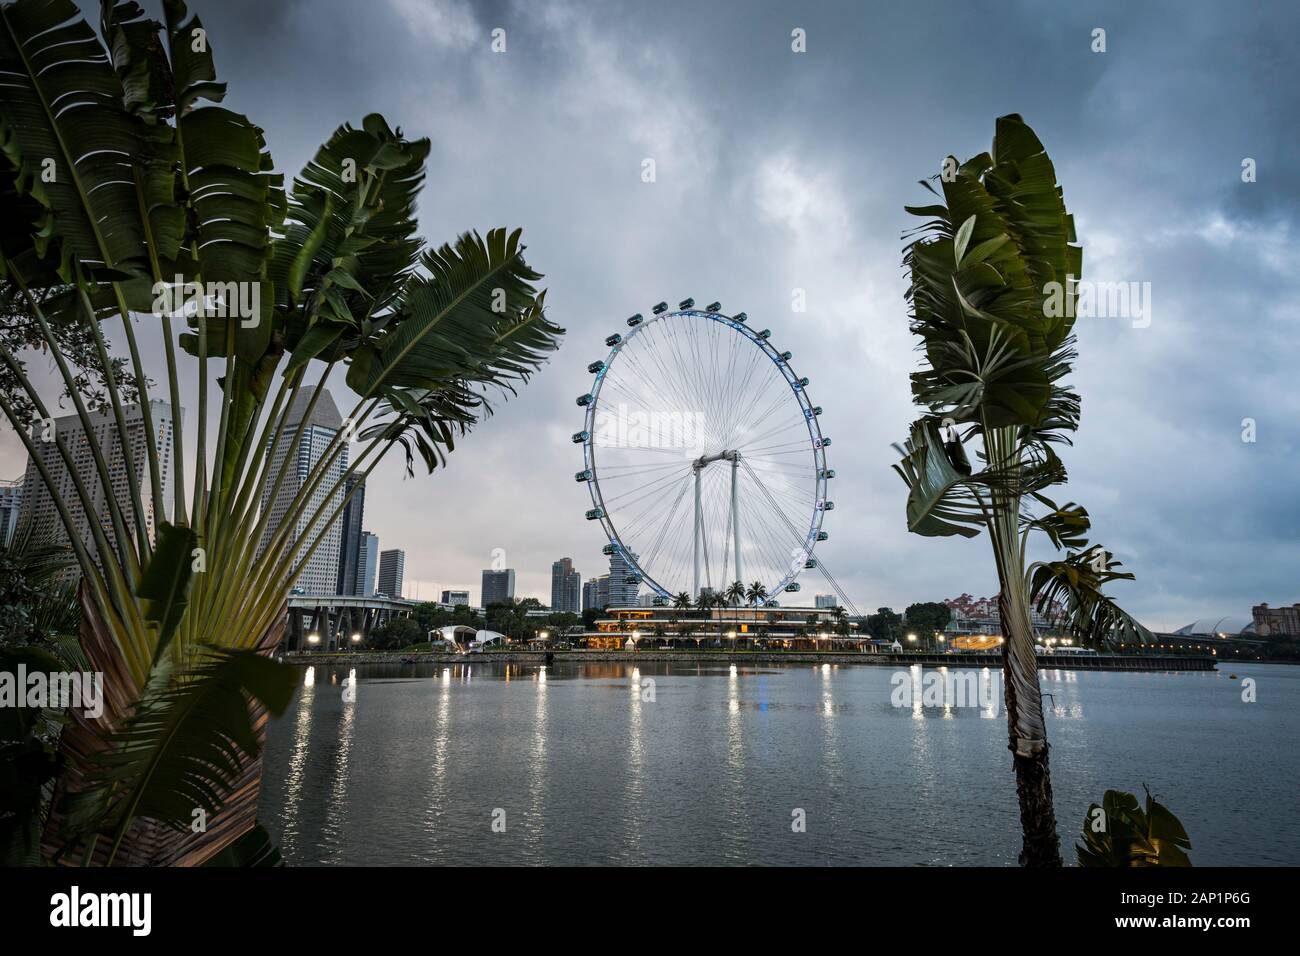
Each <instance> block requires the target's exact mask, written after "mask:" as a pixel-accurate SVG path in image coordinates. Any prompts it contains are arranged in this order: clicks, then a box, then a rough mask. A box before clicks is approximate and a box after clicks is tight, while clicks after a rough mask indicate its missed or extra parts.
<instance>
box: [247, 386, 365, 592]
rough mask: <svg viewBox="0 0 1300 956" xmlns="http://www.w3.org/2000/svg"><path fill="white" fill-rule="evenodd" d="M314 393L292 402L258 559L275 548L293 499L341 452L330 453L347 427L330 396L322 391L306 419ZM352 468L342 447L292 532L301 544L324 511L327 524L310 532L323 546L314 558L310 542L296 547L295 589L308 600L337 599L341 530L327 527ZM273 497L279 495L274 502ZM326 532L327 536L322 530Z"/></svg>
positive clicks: (266, 493)
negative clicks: (323, 596)
mask: <svg viewBox="0 0 1300 956" xmlns="http://www.w3.org/2000/svg"><path fill="white" fill-rule="evenodd" d="M314 393H315V389H311V388H308V389H303V390H302V391H301V392H299V393H298V396H297V397H296V398H295V399H294V402H293V405H291V406H290V408H289V412H288V415H287V417H286V419H285V428H284V431H283V432H282V433H281V435H280V440H279V442H277V444H276V446H275V448H274V449H272V452H271V468H270V470H269V472H268V474H267V480H266V486H265V487H264V488H263V489H262V508H263V510H264V511H268V512H269V515H270V517H269V520H268V521H267V525H266V532H265V534H264V535H263V536H262V542H261V546H260V549H259V553H261V552H264V551H265V550H266V549H267V548H268V547H269V546H270V544H271V541H272V539H273V537H274V536H275V534H276V533H277V532H278V531H279V530H280V526H281V524H282V523H283V521H284V519H285V517H286V515H287V514H288V512H289V508H290V507H291V506H292V503H293V500H294V498H296V497H297V495H298V493H299V491H301V490H302V489H303V487H304V486H306V485H309V484H310V483H311V482H312V481H313V473H314V471H315V469H316V467H317V466H318V465H319V464H320V463H321V462H322V461H323V460H325V459H326V458H327V457H328V456H327V452H329V453H330V454H331V455H332V454H333V451H338V450H339V449H338V448H337V446H336V447H335V448H334V449H333V450H331V447H330V446H331V445H332V444H333V443H334V439H335V436H337V435H338V433H339V430H340V429H341V428H342V427H343V419H342V418H341V417H340V416H339V410H338V407H337V406H336V405H335V404H334V399H333V397H332V396H331V395H330V393H329V392H328V391H326V390H324V389H322V390H321V392H320V397H319V398H318V399H317V401H316V407H315V408H313V409H312V410H311V414H310V415H308V414H307V410H308V406H309V404H310V403H311V399H312V395H313V394H314ZM282 467H283V468H284V478H283V480H282V481H280V484H279V488H278V489H277V488H276V476H277V475H279V474H280V469H281V468H282ZM347 467H348V447H347V444H346V442H345V443H343V444H342V449H341V453H339V454H338V455H337V456H335V457H334V458H333V460H332V462H331V463H330V464H329V465H328V466H327V472H326V474H325V476H324V477H323V478H322V479H321V481H320V482H319V483H318V484H317V485H316V487H315V490H314V491H312V493H311V495H310V497H309V498H308V499H307V502H306V506H305V507H304V508H302V509H301V510H300V512H299V514H298V516H297V518H296V519H295V522H294V527H293V528H291V529H289V535H290V540H292V541H295V542H297V541H299V539H302V538H304V536H305V535H306V534H307V526H308V525H309V524H310V523H311V519H312V517H313V516H314V515H315V514H316V511H317V509H322V508H323V509H324V512H323V513H324V515H325V518H324V519H323V520H321V521H318V522H317V523H316V525H315V526H314V527H313V528H312V530H311V536H312V537H313V538H314V537H317V536H319V537H320V538H321V539H322V540H321V541H320V543H319V544H318V545H317V546H316V550H315V551H314V552H313V553H312V555H311V556H310V557H307V556H306V552H307V550H308V548H309V547H310V544H311V542H310V540H303V541H302V542H301V544H300V545H299V546H298V549H297V552H296V555H295V558H294V564H295V566H297V567H298V570H299V573H298V578H297V583H296V586H297V587H299V588H301V589H302V590H303V591H304V592H305V593H307V594H335V593H337V591H336V589H337V588H338V576H339V552H340V549H341V544H342V540H343V529H342V527H341V523H340V522H339V521H335V522H333V523H332V524H330V525H329V526H328V528H326V527H325V523H326V521H328V519H329V517H330V516H332V515H333V513H334V511H336V510H337V509H338V508H339V506H340V505H341V504H342V501H343V488H342V484H343V474H344V472H346V471H347ZM272 491H275V495H274V497H272ZM322 529H324V530H322Z"/></svg>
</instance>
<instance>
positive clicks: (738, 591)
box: [726, 581, 745, 607]
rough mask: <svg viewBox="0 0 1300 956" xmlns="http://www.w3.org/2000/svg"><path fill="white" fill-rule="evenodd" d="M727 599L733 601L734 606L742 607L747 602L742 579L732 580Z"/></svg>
mask: <svg viewBox="0 0 1300 956" xmlns="http://www.w3.org/2000/svg"><path fill="white" fill-rule="evenodd" d="M726 597H727V600H728V601H730V602H731V606H732V607H740V605H741V604H743V603H744V602H745V585H744V583H743V582H741V581H732V582H731V586H730V587H728V588H727V590H726Z"/></svg>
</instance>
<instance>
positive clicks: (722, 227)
mask: <svg viewBox="0 0 1300 956" xmlns="http://www.w3.org/2000/svg"><path fill="white" fill-rule="evenodd" d="M194 6H195V7H196V8H197V10H198V11H199V12H200V13H201V14H202V15H203V17H204V19H205V22H206V24H207V26H208V27H209V30H210V33H211V37H212V42H213V46H214V49H215V52H216V57H217V63H218V68H219V70H220V73H221V76H222V78H224V79H226V80H227V81H229V83H230V85H231V95H230V98H229V100H228V104H229V105H231V106H232V107H233V108H235V109H239V110H243V111H246V112H248V113H249V114H250V116H251V117H252V118H253V119H254V120H255V121H256V122H258V123H259V124H260V125H262V126H263V127H264V128H265V129H266V131H267V138H268V142H269V143H270V146H271V149H272V151H273V153H274V156H275V158H276V160H277V164H278V166H279V167H280V168H281V169H283V170H284V171H286V173H289V174H292V173H294V172H295V171H296V170H297V169H299V168H300V167H301V165H302V164H303V163H304V162H305V161H306V160H307V159H308V158H309V156H310V155H311V152H312V151H313V150H314V148H315V146H316V144H318V143H319V142H320V141H321V140H322V139H324V138H325V137H326V136H327V135H328V134H329V132H330V131H331V130H332V129H333V128H334V127H335V126H336V125H337V124H338V123H340V122H343V121H345V120H346V121H351V122H354V123H356V122H358V121H359V120H360V119H361V117H362V116H363V115H364V114H365V113H366V112H368V111H370V110H376V109H377V110H382V111H383V112H384V113H385V114H386V115H387V116H388V117H389V118H390V120H391V121H392V122H393V123H394V124H400V125H401V126H402V127H403V128H404V129H405V131H406V132H407V134H408V135H412V136H421V135H427V136H429V137H431V139H432V141H433V151H432V154H431V157H430V164H429V178H428V183H427V186H426V191H425V195H424V196H423V198H422V201H421V204H420V217H421V226H422V231H423V233H424V235H425V236H426V238H428V239H429V240H431V241H437V242H441V241H444V240H447V239H450V238H451V237H452V236H453V235H454V234H455V233H456V232H458V231H460V230H462V229H466V228H479V229H484V228H488V227H490V226H493V225H498V224H519V225H522V226H524V227H525V236H526V239H527V241H528V242H529V244H530V258H531V260H532V261H533V262H534V263H535V264H536V265H537V266H538V267H539V268H540V269H541V270H542V271H544V272H546V273H547V276H548V278H547V283H546V284H547V285H548V286H549V287H550V290H551V292H550V296H549V298H548V301H549V302H550V304H551V307H552V314H553V317H554V318H555V319H556V320H557V321H558V322H559V323H560V324H561V325H563V326H565V327H567V328H568V329H569V336H568V341H567V343H566V345H565V347H564V348H563V349H562V350H561V352H560V353H559V355H558V356H557V357H556V358H555V359H554V361H553V362H552V363H551V365H550V366H549V367H548V368H547V369H545V370H544V371H543V373H542V374H541V375H540V376H539V378H538V379H537V381H536V382H534V383H533V384H531V385H530V386H528V388H527V390H526V391H525V392H524V395H523V398H522V399H521V400H518V401H515V402H512V403H510V404H509V405H507V406H505V407H503V408H502V409H501V411H500V414H499V415H498V416H497V417H495V418H494V419H493V420H491V421H489V422H488V423H487V424H486V425H484V426H483V427H482V428H480V429H479V430H478V431H477V432H476V433H475V434H474V435H473V436H471V437H470V438H469V440H467V441H466V442H465V443H464V444H463V446H462V447H460V448H458V449H457V451H456V453H455V454H454V455H453V456H452V459H451V464H450V467H449V468H448V469H447V470H446V471H445V472H444V473H440V474H436V475H434V476H433V477H430V478H425V477H420V478H417V479H416V480H413V481H403V480H402V479H401V475H400V468H399V467H398V466H397V464H396V463H391V465H392V467H389V468H387V469H386V470H385V471H384V472H383V473H382V474H380V476H379V477H378V478H377V479H375V480H374V481H373V483H372V484H373V491H372V493H371V495H370V497H369V498H368V501H367V524H368V525H369V526H370V527H371V529H372V530H375V531H376V532H377V533H378V534H379V535H380V537H381V540H382V542H383V546H384V547H390V546H392V547H405V548H406V549H407V551H408V559H407V567H408V576H409V577H411V578H414V579H418V580H420V581H421V582H422V585H421V587H422V591H421V596H422V597H428V596H431V595H432V590H433V587H434V586H435V584H436V585H437V586H438V587H450V586H455V585H469V586H471V587H472V588H473V589H475V590H476V589H477V585H478V571H479V569H480V568H482V567H486V566H487V563H488V561H489V555H490V551H491V549H492V548H494V547H502V548H505V549H506V552H507V560H508V562H509V563H510V565H512V566H514V567H516V568H517V569H518V570H519V576H520V583H521V591H523V593H534V594H538V595H539V596H542V597H544V598H545V597H547V596H548V595H549V591H548V587H549V584H548V582H549V567H550V562H551V561H552V560H554V559H556V558H558V557H560V556H563V555H571V556H572V557H574V559H575V561H576V563H577V565H578V567H579V568H580V570H581V571H582V572H583V574H584V577H585V576H587V575H589V574H592V573H598V572H599V571H600V570H601V568H600V562H601V560H602V559H601V556H600V545H601V544H602V543H603V542H602V541H601V540H599V538H598V536H597V532H596V529H595V528H594V526H591V525H588V524H587V523H586V522H584V521H583V520H582V517H581V515H582V511H583V509H584V508H585V507H587V503H586V498H585V494H584V492H583V490H582V488H581V486H577V485H575V483H574V482H573V480H572V474H573V471H574V470H575V468H576V467H577V457H576V456H575V455H574V454H573V447H572V446H571V445H570V444H569V443H568V435H569V433H570V432H572V431H573V430H575V429H576V428H577V427H578V416H577V415H576V411H577V410H576V409H575V408H574V406H573V397H574V396H575V395H576V394H577V393H578V392H579V391H581V390H583V389H584V387H585V384H586V382H587V376H586V374H585V365H586V363H587V362H588V361H590V360H591V359H593V358H595V357H598V355H599V354H600V352H601V349H600V342H601V339H602V337H603V336H604V335H605V334H607V333H608V332H609V331H611V330H612V329H613V328H614V327H615V325H616V323H617V322H618V321H619V320H620V319H621V318H622V317H623V316H625V315H627V314H629V313H631V312H634V311H638V310H640V311H644V310H646V308H647V307H648V306H649V305H650V304H651V303H653V302H655V301H658V300H659V299H669V300H673V301H675V300H676V299H678V298H682V297H684V296H687V295H694V296H696V297H697V299H699V300H700V301H708V299H710V298H719V299H721V300H722V301H723V303H724V305H734V306H735V307H737V308H744V309H746V310H747V311H748V312H749V313H750V315H751V316H761V317H762V321H763V324H764V325H770V326H771V327H772V329H773V332H774V337H775V338H776V339H778V340H779V341H780V343H781V344H782V346H783V347H788V348H791V349H793V350H794V351H795V353H796V364H797V366H798V368H799V369H800V372H801V374H808V375H810V377H811V378H812V381H813V385H812V389H813V395H814V397H815V399H816V400H817V401H818V402H819V403H821V404H823V405H824V406H825V407H826V409H827V411H826V416H825V421H824V424H825V425H826V428H827V430H828V433H830V434H832V435H833V436H834V437H835V439H836V444H835V455H833V456H832V457H833V464H835V466H836V468H837V470H838V471H839V473H840V475H841V477H840V478H838V479H836V483H835V487H834V493H835V494H834V497H835V499H836V501H837V505H838V510H837V511H836V512H835V513H834V516H833V517H834V521H830V522H828V524H827V527H828V529H829V530H830V532H831V540H830V541H829V542H827V546H826V547H825V548H824V558H825V560H826V562H827V563H828V564H829V565H830V567H831V568H832V570H833V571H834V573H835V574H836V576H837V577H838V578H839V579H840V581H841V583H843V584H844V585H845V586H846V588H847V590H848V591H849V593H850V595H851V596H852V597H853V598H854V600H855V601H856V602H857V603H858V604H859V606H860V607H863V608H868V607H869V608H874V607H876V606H878V605H882V604H892V605H894V606H901V605H906V604H907V603H909V602H911V601H916V600H931V599H936V598H940V597H944V596H949V595H955V594H959V593H961V592H963V591H973V592H979V593H989V592H991V591H992V590H993V588H994V580H995V579H994V573H993V569H992V563H991V561H990V560H989V556H988V552H987V548H988V546H987V544H986V543H985V542H984V541H983V540H976V541H973V542H956V541H949V540H942V541H935V540H927V539H919V538H917V537H915V536H909V535H908V534H906V532H905V528H904V525H903V488H902V485H901V483H900V482H898V480H897V478H896V477H895V476H894V475H893V474H892V472H891V471H890V468H889V466H890V464H891V463H892V461H893V460H894V457H895V456H894V453H893V452H892V450H891V449H890V447H889V445H890V442H892V441H896V440H899V439H900V438H902V437H903V436H904V435H905V434H906V429H907V424H908V422H909V421H910V419H911V417H912V409H911V408H910V407H909V393H908V387H907V379H906V375H907V372H908V371H910V370H911V369H913V368H914V367H915V363H916V356H915V354H914V353H913V351H912V343H911V341H910V338H909V336H908V334H907V330H906V319H905V308H904V303H903V298H902V295H903V289H904V278H903V275H902V272H901V270H900V268H899V257H900V246H901V244H900V240H899V235H900V233H901V232H902V231H903V230H904V229H906V228H908V227H909V226H910V225H911V222H909V217H907V216H906V215H905V214H904V213H903V211H902V206H903V205H904V204H905V203H915V202H917V201H918V200H919V199H921V198H922V196H923V194H922V193H921V192H920V190H919V187H917V186H916V180H918V179H920V178H922V177H923V176H926V175H929V174H930V173H932V172H933V171H935V170H937V168H938V164H939V162H940V161H941V159H942V157H943V156H944V155H946V154H947V153H949V152H953V153H956V154H957V155H959V156H960V157H961V158H966V157H968V156H970V155H973V154H975V153H977V152H980V151H982V150H984V149H987V148H988V146H989V142H990V139H991V136H992V131H993V121H994V118H995V117H997V116H999V115H1001V114H1004V113H1008V112H1019V113H1021V114H1022V115H1024V116H1025V117H1026V119H1027V120H1028V121H1029V122H1030V123H1031V124H1033V125H1034V126H1035V128H1036V129H1037V130H1038V132H1039V134H1040V136H1041V137H1042V138H1043V140H1044V142H1045V143H1046V144H1047V146H1048V148H1049V150H1050V151H1051V153H1052V155H1053V157H1054V159H1055V162H1056V165H1057V171H1058V174H1059V177H1060V180H1061V182H1062V183H1063V185H1064V188H1065V195H1066V200H1067V203H1068V204H1069V206H1070V208H1071V209H1072V211H1073V212H1074V213H1075V215H1076V219H1077V222H1078V225H1079V232H1080V239H1081V241H1082V242H1083V244H1084V247H1085V255H1084V262H1085V276H1086V277H1089V278H1094V279H1108V280H1109V279H1113V280H1125V281H1128V280H1132V281H1139V282H1151V283H1152V289H1153V302H1154V311H1153V316H1152V322H1151V325H1150V327H1149V328H1145V329H1135V328H1133V327H1132V326H1131V324H1129V323H1128V322H1125V321H1123V320H1101V319H1097V320H1085V321H1081V322H1080V324H1079V337H1080V353H1081V357H1080V361H1079V364H1078V367H1077V371H1076V375H1075V381H1076V383H1077V384H1078V386H1079V388H1080V390H1081V391H1082V393H1083V395H1084V423H1083V427H1082V430H1081V431H1080V433H1079V435H1078V440H1077V444H1076V447H1075V448H1074V449H1072V450H1067V452H1066V461H1067V464H1068V466H1069V467H1070V471H1071V476H1072V484H1071V487H1070V490H1069V496H1070V497H1072V498H1077V499H1078V500H1080V501H1082V502H1083V503H1084V504H1086V505H1087V506H1088V507H1089V508H1090V510H1091V511H1092V513H1093V515H1094V518H1095V520H1096V525H1097V528H1098V532H1099V536H1100V537H1101V538H1102V540H1105V541H1107V542H1108V543H1110V544H1111V545H1112V546H1113V547H1114V548H1115V549H1116V550H1117V551H1118V552H1119V554H1120V557H1121V558H1122V559H1123V560H1124V561H1125V563H1126V564H1127V565H1128V566H1129V567H1130V568H1131V569H1132V570H1135V571H1136V572H1137V573H1138V575H1139V581H1138V583H1137V584H1131V585H1127V586H1124V587H1123V588H1121V589H1117V594H1118V595H1119V596H1120V597H1121V598H1122V599H1123V600H1124V602H1125V603H1126V604H1127V605H1129V606H1130V607H1131V608H1132V609H1134V610H1135V611H1137V612H1138V613H1139V614H1141V615H1143V616H1144V617H1145V618H1146V619H1147V620H1148V622H1149V623H1151V624H1153V625H1155V626H1159V627H1171V626H1177V625H1179V624H1182V623H1185V622H1186V621H1189V620H1192V619H1194V618H1197V617H1201V616H1207V615H1211V614H1215V615H1217V614H1236V615H1241V614H1245V613H1248V610H1249V606H1250V605H1251V604H1252V603H1255V602H1257V601H1261V600H1267V601H1270V602H1271V603H1273V604H1278V603H1282V602H1291V601H1294V600H1300V581H1297V577H1296V574H1295V568H1296V566H1297V560H1296V559H1297V557H1300V555H1297V545H1296V540H1297V537H1296V532H1297V530H1300V528H1298V526H1300V514H1297V510H1298V509H1297V504H1296V496H1295V493H1294V485H1295V480H1294V475H1295V471H1296V465H1297V451H1298V448H1300V429H1298V428H1297V425H1296V421H1297V414H1298V413H1300V408H1298V407H1297V405H1298V402H1297V398H1296V388H1295V385H1294V377H1295V368H1296V364H1297V359H1298V358H1300V348H1297V346H1296V339H1297V336H1296V333H1297V329H1298V327H1300V305H1297V303H1298V302H1300V296H1297V291H1300V290H1298V289H1297V286H1298V285H1300V281H1298V280H1297V277H1296V269H1295V265H1296V262H1297V255H1296V253H1297V229H1298V226H1300V223H1298V221H1297V220H1298V218H1300V192H1298V187H1297V186H1296V175H1295V172H1296V170H1295V163H1296V158H1297V150H1296V145H1297V144H1296V127H1295V118H1296V116H1297V115H1300V110H1298V109H1297V106H1300V103H1298V102H1297V99H1298V97H1300V93H1298V92H1297V87H1296V84H1295V76H1296V66H1297V62H1296V61H1297V57H1296V52H1295V39H1294V38H1295V36H1296V34H1297V27H1300V14H1298V13H1297V10H1296V8H1295V6H1294V4H1289V3H1288V4H1284V3H1276V4H1250V5H1239V6H1237V5H1228V4H1220V3H1143V4H1134V3H1130V2H1123V3H1119V2H1117V3H1100V4H1088V5H1086V6H1085V5H1073V4H1072V5H1066V4H1045V3H1037V2H1032V3H1031V2H1024V3H1005V2H1004V3H990V2H985V3H978V4H976V3H956V2H947V3H915V2H914V3H907V4H892V3H891V4H866V3H857V2H853V3H848V2H846V3H834V4H832V3H818V4H806V5H805V4H799V5H794V4H776V3H730V4H723V3H697V2H690V3H687V2H682V3H621V4H607V3H600V4H597V3H591V4H577V3H574V4H568V3H545V2H528V3H522V2H521V3H518V4H512V3H491V4H486V3H483V4H480V3H474V4H467V3H452V2H443V3H433V2H422V0H385V2H379V0H374V2H367V3H355V2H343V0H338V2H323V0H322V2H299V3H274V2H265V0H260V2H258V0H236V2H229V0H227V2H221V3H212V2H209V3H203V2H199V3H196V4H194ZM495 27H503V28H505V29H506V31H507V41H508V52H507V53H505V54H504V55H498V54H493V53H491V52H490V49H489V44H490V40H491V38H490V31H491V30H492V29H493V28H495ZM794 27H801V28H803V29H805V30H806V31H807V36H808V52H807V53H805V54H799V55H796V54H793V53H792V52H791V50H790V31H791V29H792V28H794ZM1095 27H1101V28H1104V29H1105V30H1106V31H1107V32H1106V36H1107V47H1108V49H1107V52H1106V53H1104V54H1097V53H1093V52H1091V50H1090V48H1089V46H1090V42H1091V36H1090V35H1091V31H1092V30H1093V29H1094V28H1095ZM645 157H653V158H654V159H655V160H656V162H657V165H658V177H659V178H658V182H657V183H655V184H653V185H647V184H644V183H642V182H641V181H640V179H639V174H640V163H641V161H642V159H643V158H645ZM1245 157H1252V158H1254V159H1256V160H1257V162H1258V168H1259V181H1258V182H1257V183H1254V184H1249V185H1247V184H1243V183H1242V182H1241V180H1240V169H1241V167H1240V164H1241V161H1242V159H1243V158H1245ZM794 288H802V289H806V290H807V295H808V302H809V311H808V312H807V313H806V314H795V313H792V312H791V311H790V302H791V290H792V289H794ZM1247 417H1249V418H1254V419H1255V420H1256V421H1257V423H1258V434H1259V439H1258V441H1257V442H1256V443H1255V444H1245V443H1243V442H1242V441H1241V439H1240V434H1241V422H1242V419H1243V418H1247ZM20 467H21V465H20V463H16V464H14V465H13V466H11V467H10V468H9V469H8V470H9V471H11V472H14V471H17V470H18V468H20ZM804 588H805V592H815V591H819V590H825V588H824V587H823V586H822V585H821V584H820V582H817V581H814V580H811V579H805V583H804Z"/></svg>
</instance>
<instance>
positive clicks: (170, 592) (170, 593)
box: [135, 521, 199, 662]
mask: <svg viewBox="0 0 1300 956" xmlns="http://www.w3.org/2000/svg"><path fill="white" fill-rule="evenodd" d="M198 543H199V536H198V534H197V533H195V531H194V529H193V528H188V527H178V526H177V525H173V524H169V523H167V522H166V521H163V522H161V523H159V525H158V542H157V545H156V546H155V547H154V552H153V557H152V558H150V559H149V563H148V564H147V565H146V566H145V568H144V573H143V574H142V575H141V577H140V582H139V583H138V584H137V585H136V588H135V596H136V597H138V598H139V599H140V600H141V602H143V603H142V612H143V616H144V619H145V620H146V621H148V622H149V623H151V624H152V625H153V626H154V627H155V628H156V629H157V645H156V646H155V649H154V661H155V662H157V661H158V659H159V658H161V657H162V655H163V653H164V652H165V651H166V650H167V645H168V644H170V643H171V642H172V638H173V637H175V636H176V628H177V627H178V626H179V625H180V623H181V618H182V617H183V616H184V614H185V608H186V607H188V606H189V600H190V580H191V578H192V576H193V568H194V564H193V561H194V557H193V551H194V549H195V548H196V547H198Z"/></svg>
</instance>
